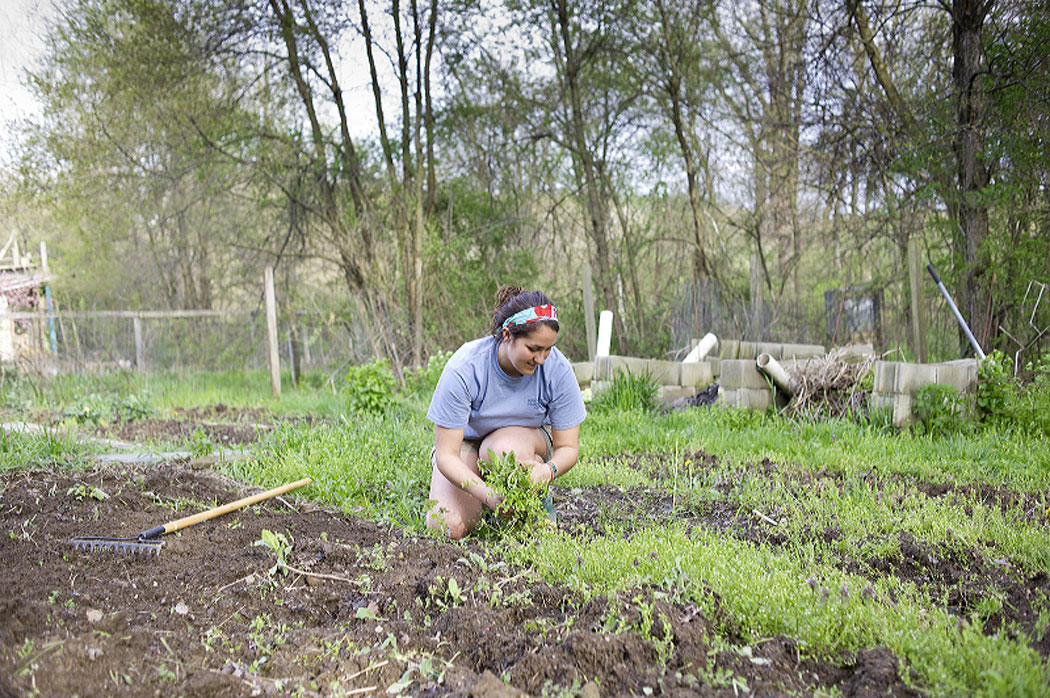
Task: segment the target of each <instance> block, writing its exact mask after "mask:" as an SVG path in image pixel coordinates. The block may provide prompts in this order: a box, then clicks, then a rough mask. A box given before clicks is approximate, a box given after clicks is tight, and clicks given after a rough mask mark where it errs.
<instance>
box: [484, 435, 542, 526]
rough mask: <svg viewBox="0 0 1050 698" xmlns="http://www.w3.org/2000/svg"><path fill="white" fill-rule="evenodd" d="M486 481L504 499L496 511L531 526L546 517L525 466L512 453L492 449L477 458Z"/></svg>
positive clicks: (520, 524)
mask: <svg viewBox="0 0 1050 698" xmlns="http://www.w3.org/2000/svg"><path fill="white" fill-rule="evenodd" d="M478 469H479V470H480V472H481V477H482V478H483V479H484V480H485V484H486V485H488V486H489V487H490V488H492V490H493V491H495V492H496V494H498V495H500V496H501V497H502V498H503V501H502V502H501V503H500V505H499V508H498V509H497V510H496V513H497V514H499V515H500V516H503V517H506V518H508V519H509V520H510V521H512V522H514V523H515V524H517V525H519V526H528V525H533V524H536V523H537V522H539V521H540V520H541V519H543V518H545V517H546V512H545V511H544V508H543V500H542V499H541V495H542V494H543V492H544V491H545V490H546V488H543V489H541V490H540V491H537V489H536V486H535V485H534V484H532V480H530V479H529V470H528V468H525V467H522V465H521V464H520V463H518V459H517V458H516V457H515V456H514V452H513V451H511V452H510V453H506V454H504V455H502V456H499V455H497V454H496V453H495V452H494V451H493V450H492V449H491V448H490V449H489V451H488V455H487V456H486V457H485V458H483V459H479V460H478Z"/></svg>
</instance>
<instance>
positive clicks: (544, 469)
mask: <svg viewBox="0 0 1050 698" xmlns="http://www.w3.org/2000/svg"><path fill="white" fill-rule="evenodd" d="M522 465H523V466H525V467H526V468H528V469H529V480H530V481H531V482H532V484H533V485H534V486H535V487H536V488H537V489H539V488H541V487H546V486H547V485H549V484H550V482H551V467H550V466H549V465H547V464H546V463H545V462H544V461H541V460H540V459H539V458H534V459H532V460H529V461H525V462H524V463H522Z"/></svg>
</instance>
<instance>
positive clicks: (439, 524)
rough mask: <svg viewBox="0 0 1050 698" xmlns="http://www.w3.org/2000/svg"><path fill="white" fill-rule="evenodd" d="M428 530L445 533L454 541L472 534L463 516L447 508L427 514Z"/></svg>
mask: <svg viewBox="0 0 1050 698" xmlns="http://www.w3.org/2000/svg"><path fill="white" fill-rule="evenodd" d="M427 528H429V529H430V530H432V531H438V532H439V533H444V534H445V535H447V536H448V537H449V538H451V539H452V540H459V539H460V538H463V537H464V536H466V535H467V534H468V533H470V527H469V526H468V525H467V522H466V520H464V518H463V515H462V514H461V513H460V512H458V511H454V510H451V509H449V508H447V507H435V508H433V509H431V510H430V511H429V512H427Z"/></svg>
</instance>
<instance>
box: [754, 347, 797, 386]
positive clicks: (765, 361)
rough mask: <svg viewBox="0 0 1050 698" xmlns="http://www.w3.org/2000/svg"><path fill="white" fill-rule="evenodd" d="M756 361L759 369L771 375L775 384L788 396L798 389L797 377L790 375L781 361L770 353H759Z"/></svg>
mask: <svg viewBox="0 0 1050 698" xmlns="http://www.w3.org/2000/svg"><path fill="white" fill-rule="evenodd" d="M755 363H756V364H757V365H758V370H759V371H761V372H762V373H764V374H766V375H767V376H769V377H770V379H771V380H772V381H773V385H775V386H777V388H778V389H780V390H781V391H783V392H784V393H785V394H787V395H788V396H791V395H794V394H795V391H796V390H798V383H797V382H796V381H795V379H794V378H792V377H791V376H790V375H788V372H787V371H786V370H784V367H783V366H781V365H780V362H779V361H777V360H776V359H774V358H773V357H772V356H770V355H769V354H759V355H758V358H756V359H755Z"/></svg>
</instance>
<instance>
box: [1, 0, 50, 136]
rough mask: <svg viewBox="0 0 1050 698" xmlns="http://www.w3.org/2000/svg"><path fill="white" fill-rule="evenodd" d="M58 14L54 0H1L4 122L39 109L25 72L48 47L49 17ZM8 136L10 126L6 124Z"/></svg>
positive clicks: (2, 116)
mask: <svg viewBox="0 0 1050 698" xmlns="http://www.w3.org/2000/svg"><path fill="white" fill-rule="evenodd" d="M53 16H54V8H53V6H52V3H51V0H0V122H3V123H4V124H6V123H7V122H8V121H10V120H11V119H13V118H17V117H18V116H20V115H23V114H25V113H26V111H27V110H28V111H36V110H37V109H38V107H37V106H36V103H35V101H34V100H33V97H32V95H31V94H30V93H29V90H27V89H25V87H24V86H23V85H22V73H23V71H24V70H25V69H26V68H29V67H31V66H32V64H33V62H34V61H35V60H36V59H37V58H38V57H39V56H40V54H41V52H42V51H43V48H44V43H43V38H42V37H43V34H44V30H45V26H46V23H47V20H48V19H49V18H51V17H53ZM3 131H4V136H5V138H6V137H7V132H8V129H7V128H4V129H3Z"/></svg>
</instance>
